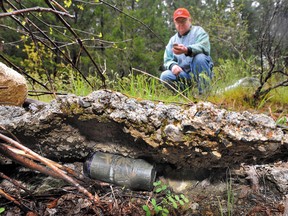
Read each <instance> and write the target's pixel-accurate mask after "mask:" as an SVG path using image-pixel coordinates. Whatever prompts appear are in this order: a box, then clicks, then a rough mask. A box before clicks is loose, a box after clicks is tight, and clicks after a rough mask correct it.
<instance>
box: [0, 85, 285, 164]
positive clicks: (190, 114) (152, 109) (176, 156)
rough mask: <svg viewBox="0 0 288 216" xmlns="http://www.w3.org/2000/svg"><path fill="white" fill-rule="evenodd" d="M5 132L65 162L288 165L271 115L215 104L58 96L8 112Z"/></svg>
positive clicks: (0, 120)
mask: <svg viewBox="0 0 288 216" xmlns="http://www.w3.org/2000/svg"><path fill="white" fill-rule="evenodd" d="M36 107H37V106H36ZM0 125H2V126H3V127H5V128H6V129H7V130H9V131H11V132H12V133H13V134H15V135H16V137H17V138H18V139H19V140H20V141H21V143H23V144H24V145H25V146H27V147H28V148H30V149H32V150H33V151H36V152H40V151H41V153H42V154H43V156H45V157H47V158H50V159H57V160H62V161H68V160H69V161H71V159H73V160H76V161H83V160H84V159H85V158H86V157H87V155H88V154H89V153H91V152H95V151H102V152H110V153H117V154H121V155H124V156H129V157H132V158H143V159H147V160H148V161H150V160H152V161H153V162H156V163H169V164H172V165H175V166H176V167H177V168H181V167H183V168H209V169H210V168H215V167H233V166H239V165H240V164H241V163H246V164H262V163H265V162H271V161H275V160H278V159H281V158H287V146H288V134H287V133H286V131H285V130H284V129H283V128H281V127H278V126H277V125H276V123H275V122H274V120H273V119H272V118H270V117H269V116H267V115H264V114H253V113H250V112H247V111H245V112H241V113H240V112H233V111H227V110H225V109H219V108H217V107H216V106H215V105H213V104H211V103H209V102H199V103H197V104H189V105H181V106H179V105H173V104H168V105H166V104H164V103H161V102H158V103H154V102H151V101H144V100H142V101H141V100H140V101H139V100H136V99H133V98H129V97H127V96H125V95H123V94H121V93H119V92H113V91H108V90H100V91H95V92H92V93H91V94H90V95H88V96H85V97H79V96H75V95H65V96H59V97H58V98H57V99H56V100H53V101H52V102H51V103H49V104H44V105H41V106H39V108H38V109H35V108H34V109H33V110H30V111H29V109H28V110H27V109H26V110H25V109H24V108H21V107H8V106H2V107H0Z"/></svg>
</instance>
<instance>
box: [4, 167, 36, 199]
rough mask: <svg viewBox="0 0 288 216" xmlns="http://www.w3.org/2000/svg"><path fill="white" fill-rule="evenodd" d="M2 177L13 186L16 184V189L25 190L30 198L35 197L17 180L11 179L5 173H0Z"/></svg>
mask: <svg viewBox="0 0 288 216" xmlns="http://www.w3.org/2000/svg"><path fill="white" fill-rule="evenodd" d="M0 177H1V178H3V179H6V180H7V181H9V182H11V183H12V184H14V185H15V186H16V187H18V188H21V189H23V190H24V191H26V192H27V193H28V194H29V195H30V196H33V195H32V193H31V191H30V190H28V188H26V187H25V186H24V185H23V184H21V183H20V182H18V181H16V180H15V179H11V178H10V177H9V176H7V175H5V174H4V173H2V172H0Z"/></svg>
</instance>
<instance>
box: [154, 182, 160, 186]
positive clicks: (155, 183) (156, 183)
mask: <svg viewBox="0 0 288 216" xmlns="http://www.w3.org/2000/svg"><path fill="white" fill-rule="evenodd" d="M159 185H161V181H156V182H154V183H153V186H154V187H157V186H159Z"/></svg>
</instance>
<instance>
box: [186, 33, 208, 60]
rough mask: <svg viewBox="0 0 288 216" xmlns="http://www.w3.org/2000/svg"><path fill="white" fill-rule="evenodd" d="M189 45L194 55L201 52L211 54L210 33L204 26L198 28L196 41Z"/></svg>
mask: <svg viewBox="0 0 288 216" xmlns="http://www.w3.org/2000/svg"><path fill="white" fill-rule="evenodd" d="M188 47H189V48H190V49H191V51H192V55H196V54H199V53H204V54H206V55H210V42H209V35H208V34H207V33H206V32H205V30H204V29H203V28H199V29H198V31H197V36H196V42H195V43H194V44H192V45H189V46H188Z"/></svg>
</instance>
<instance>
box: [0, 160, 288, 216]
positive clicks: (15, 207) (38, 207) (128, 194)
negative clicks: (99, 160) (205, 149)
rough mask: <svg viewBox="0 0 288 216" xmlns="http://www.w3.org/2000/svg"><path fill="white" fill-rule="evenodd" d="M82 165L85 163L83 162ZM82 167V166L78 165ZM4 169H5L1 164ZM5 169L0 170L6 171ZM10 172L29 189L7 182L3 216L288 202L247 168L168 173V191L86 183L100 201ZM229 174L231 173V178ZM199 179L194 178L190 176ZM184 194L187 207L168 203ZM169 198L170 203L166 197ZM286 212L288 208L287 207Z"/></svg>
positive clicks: (244, 211)
mask: <svg viewBox="0 0 288 216" xmlns="http://www.w3.org/2000/svg"><path fill="white" fill-rule="evenodd" d="M79 164H80V165H79ZM79 164H78V165H77V166H78V167H79V166H81V163H79ZM2 168H3V167H2ZM4 171H5V170H1V172H4ZM6 171H7V172H8V173H7V172H6V174H7V175H10V177H11V178H13V179H14V180H17V181H19V182H21V184H22V186H25V187H26V188H27V191H30V192H31V194H29V192H27V191H24V190H22V189H21V190H20V188H19V187H16V186H15V185H13V184H12V183H11V182H9V181H7V180H2V182H0V189H1V190H3V191H5V193H7V194H9V195H11V196H13V197H14V198H15V201H14V202H12V201H9V200H8V199H7V197H6V198H4V196H3V193H1V195H2V196H1V197H0V209H2V211H3V212H2V214H1V213H0V215H3V216H10V215H13V216H15V215H29V216H34V215H41V216H45V215H57V216H58V215H59V216H62V215H63V216H64V215H65V216H66V215H71V216H72V215H77V216H78V215H83V216H84V215H85V216H86V215H103V216H105V215H111V216H112V215H115V216H116V215H117V216H121V215H123V216H124V215H125V216H142V215H143V216H144V215H149V214H146V212H145V211H144V210H143V206H144V205H147V206H149V208H150V215H177V216H178V215H179V216H180V215H181V216H185V215H187V216H188V215H189V216H202V215H210V216H212V215H213V216H217V215H247V216H256V215H263V216H266V215H267V216H271V215H273V216H274V215H275V216H278V215H279V216H280V215H281V216H282V215H284V211H285V208H287V206H288V198H287V197H286V198H285V196H284V195H283V194H281V193H280V192H279V190H278V189H277V188H276V187H275V185H273V184H271V183H270V182H269V181H268V180H267V179H265V178H264V176H259V179H258V182H257V183H255V180H254V183H253V181H252V182H251V179H249V178H247V176H245V174H244V172H243V170H242V171H241V169H239V170H231V171H229V172H228V171H227V170H213V171H211V170H210V171H203V172H202V173H199V172H197V173H193V172H186V171H181V172H179V171H175V170H174V171H173V170H172V171H171V170H170V171H169V174H167V173H166V174H165V173H162V174H163V175H162V174H161V175H160V176H158V177H157V180H161V182H162V185H166V186H167V189H165V190H162V191H160V192H158V193H156V192H155V189H154V191H151V192H147V191H132V190H129V189H127V188H124V187H120V186H115V185H108V184H106V185H102V186H100V185H98V184H97V182H95V184H94V185H91V184H90V185H89V186H86V188H87V190H89V191H90V192H93V194H97V195H98V196H99V198H100V201H99V203H97V205H93V204H92V203H91V202H90V201H89V199H88V198H87V197H86V196H85V195H83V194H82V193H80V192H78V191H77V189H76V188H75V187H73V186H71V185H68V184H67V183H66V182H65V181H63V180H57V179H54V178H52V177H47V176H45V175H43V174H40V173H36V172H34V171H31V170H28V169H26V168H23V167H13V169H12V168H9V169H8V170H7V169H6ZM227 176H228V177H227ZM189 177H194V179H192V178H189ZM168 191H169V192H170V193H167V192H168ZM181 194H183V195H185V197H186V198H187V199H188V200H189V201H188V202H187V203H185V204H184V205H183V206H182V205H180V204H179V202H178V201H175V202H176V203H177V208H175V206H174V207H173V202H171V200H170V201H169V198H168V195H170V196H172V197H174V200H175V195H181ZM153 199H155V201H156V203H157V206H158V207H159V206H160V207H162V208H166V209H167V210H168V211H169V213H168V214H164V213H163V212H162V213H161V211H160V213H158V214H156V213H155V211H157V209H156V207H155V205H153V204H152V203H153V201H152V200H153ZM165 200H166V201H165ZM285 212H287V210H286V211H285Z"/></svg>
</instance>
